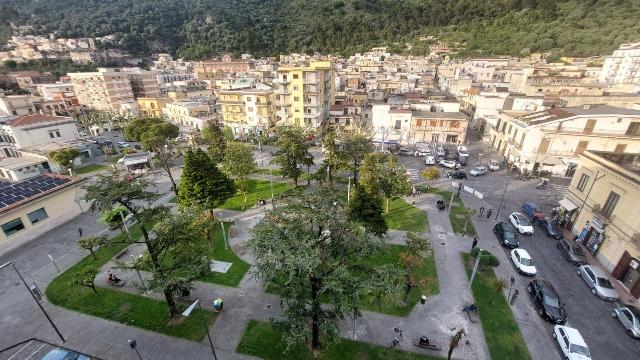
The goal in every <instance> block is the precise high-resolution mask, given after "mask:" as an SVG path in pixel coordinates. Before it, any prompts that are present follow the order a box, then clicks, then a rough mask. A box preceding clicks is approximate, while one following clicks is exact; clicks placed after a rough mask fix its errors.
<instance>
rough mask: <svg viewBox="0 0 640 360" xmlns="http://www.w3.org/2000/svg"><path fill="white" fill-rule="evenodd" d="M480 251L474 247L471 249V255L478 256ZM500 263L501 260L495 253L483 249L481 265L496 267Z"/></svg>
mask: <svg viewBox="0 0 640 360" xmlns="http://www.w3.org/2000/svg"><path fill="white" fill-rule="evenodd" d="M479 251H480V249H479V248H477V247H476V248H473V250H471V255H472V256H473V257H474V258H476V257H478V252H479ZM498 265H500V260H498V258H497V257H496V256H495V255H493V254H492V253H491V252H489V251H488V250H482V256H481V257H480V266H482V267H496V266H498Z"/></svg>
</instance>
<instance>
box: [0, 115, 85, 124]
mask: <svg viewBox="0 0 640 360" xmlns="http://www.w3.org/2000/svg"><path fill="white" fill-rule="evenodd" d="M57 121H73V119H72V118H70V117H67V116H52V115H22V116H17V117H14V118H13V119H9V120H8V121H6V123H7V124H8V125H11V126H13V127H19V126H29V125H34V124H39V123H46V122H57Z"/></svg>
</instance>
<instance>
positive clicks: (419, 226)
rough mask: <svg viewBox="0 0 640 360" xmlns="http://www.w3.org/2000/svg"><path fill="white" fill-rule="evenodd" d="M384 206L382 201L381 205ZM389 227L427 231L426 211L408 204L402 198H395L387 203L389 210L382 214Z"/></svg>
mask: <svg viewBox="0 0 640 360" xmlns="http://www.w3.org/2000/svg"><path fill="white" fill-rule="evenodd" d="M384 206H386V205H385V204H384V203H383V207H384ZM383 216H384V218H385V220H386V221H387V225H389V229H393V230H404V231H413V232H428V231H429V220H428V219H427V213H426V212H424V211H422V210H420V209H418V208H417V207H415V206H413V205H410V204H409V203H407V202H406V201H405V200H404V199H403V198H397V199H395V200H392V201H391V202H390V203H389V212H386V213H384V214H383Z"/></svg>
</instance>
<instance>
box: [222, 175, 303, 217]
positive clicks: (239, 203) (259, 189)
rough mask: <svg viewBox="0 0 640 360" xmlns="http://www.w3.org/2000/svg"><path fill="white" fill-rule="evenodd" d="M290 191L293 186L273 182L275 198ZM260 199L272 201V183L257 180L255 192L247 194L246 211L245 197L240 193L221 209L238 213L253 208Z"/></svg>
mask: <svg viewBox="0 0 640 360" xmlns="http://www.w3.org/2000/svg"><path fill="white" fill-rule="evenodd" d="M289 190H291V186H289V185H287V184H284V183H280V182H275V181H274V182H273V195H274V196H275V195H279V194H282V193H284V192H286V191H289ZM259 198H264V199H265V200H270V199H271V182H270V181H264V180H256V189H255V190H254V191H253V192H251V193H249V194H247V204H246V206H245V208H244V209H243V208H242V207H243V205H244V195H243V194H241V193H238V194H237V195H235V196H234V197H232V198H230V199H229V200H227V202H225V203H224V204H223V205H222V206H220V208H222V209H227V210H236V211H243V210H247V209H249V208H251V207H252V206H253V205H255V204H256V202H257V201H258V199H259Z"/></svg>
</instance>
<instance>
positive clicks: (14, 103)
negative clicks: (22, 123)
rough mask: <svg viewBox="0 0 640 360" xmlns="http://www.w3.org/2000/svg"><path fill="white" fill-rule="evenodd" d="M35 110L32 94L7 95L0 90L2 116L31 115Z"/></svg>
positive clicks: (0, 111)
mask: <svg viewBox="0 0 640 360" xmlns="http://www.w3.org/2000/svg"><path fill="white" fill-rule="evenodd" d="M35 112H36V109H35V107H34V106H33V96H32V95H7V94H6V93H5V92H4V91H2V90H0V116H1V115H29V114H34V113H35Z"/></svg>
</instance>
